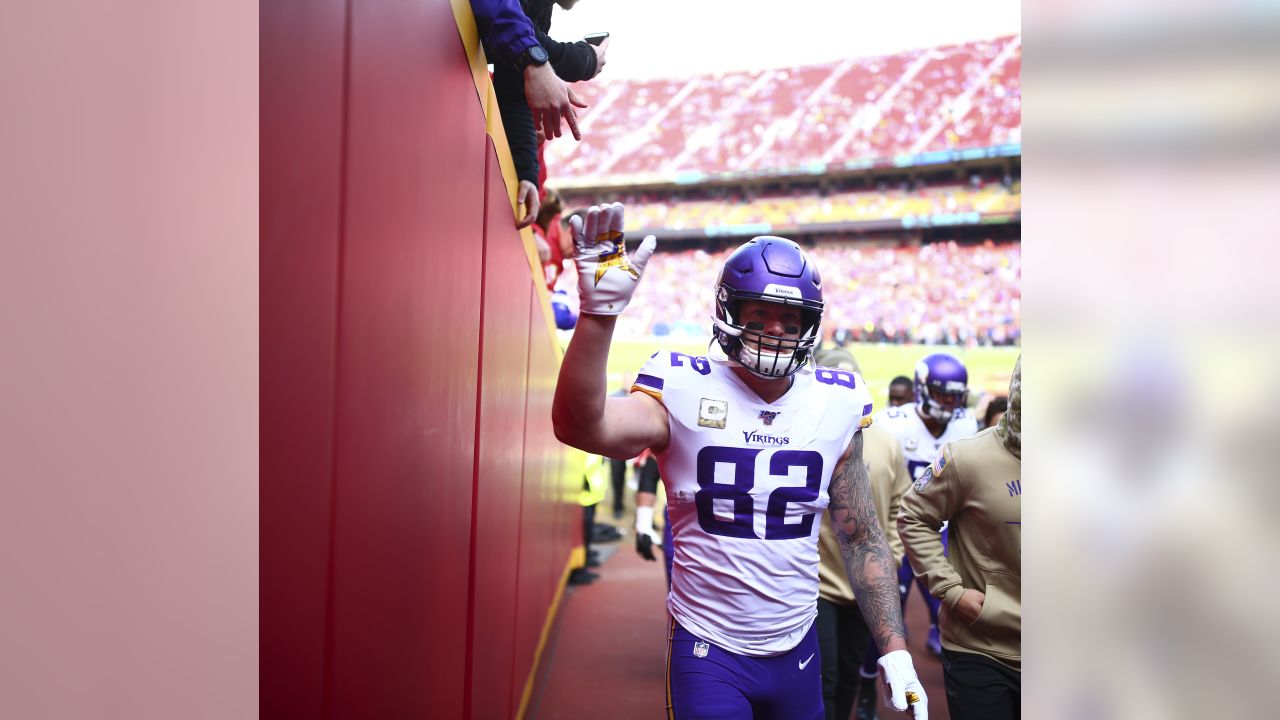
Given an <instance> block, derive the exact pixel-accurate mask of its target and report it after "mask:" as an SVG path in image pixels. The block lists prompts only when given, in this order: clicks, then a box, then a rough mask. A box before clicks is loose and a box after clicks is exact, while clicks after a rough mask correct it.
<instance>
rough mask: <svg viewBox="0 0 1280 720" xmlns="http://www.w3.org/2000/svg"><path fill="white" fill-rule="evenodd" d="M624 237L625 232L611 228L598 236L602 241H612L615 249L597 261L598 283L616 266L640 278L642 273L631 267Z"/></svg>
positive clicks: (637, 278)
mask: <svg viewBox="0 0 1280 720" xmlns="http://www.w3.org/2000/svg"><path fill="white" fill-rule="evenodd" d="M623 237H624V235H623V233H620V232H618V231H616V230H610V231H609V232H607V233H605V234H604V235H601V236H599V237H598V238H597V240H598V241H601V242H610V241H612V242H613V243H614V249H613V252H610V253H607V254H605V255H601V256H600V259H599V260H597V261H596V285H599V284H600V278H602V277H604V274H605V271H607V270H608V269H609V268H614V267H616V268H618V269H619V270H625V271H627V272H629V273H631V277H634V278H635V279H636V280H639V279H640V273H638V272H636V269H635V268H633V267H631V263H630V262H628V258H627V249H626V243H625V242H623Z"/></svg>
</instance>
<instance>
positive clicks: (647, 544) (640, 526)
mask: <svg viewBox="0 0 1280 720" xmlns="http://www.w3.org/2000/svg"><path fill="white" fill-rule="evenodd" d="M654 545H657V546H658V547H662V536H661V535H659V534H658V532H657V531H656V530H654V529H653V508H652V507H637V508H636V552H638V553H640V557H642V558H644V559H645V560H657V559H658V558H657V556H655V555H654V554H653V546H654Z"/></svg>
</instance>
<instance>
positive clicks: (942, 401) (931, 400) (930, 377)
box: [915, 353, 969, 423]
mask: <svg viewBox="0 0 1280 720" xmlns="http://www.w3.org/2000/svg"><path fill="white" fill-rule="evenodd" d="M915 386H916V404H917V405H918V406H919V407H920V412H921V413H923V414H924V415H925V416H926V417H930V418H933V419H934V420H938V421H940V422H943V423H948V422H951V418H952V417H953V416H954V415H955V413H956V410H959V409H962V408H963V407H964V406H965V403H966V402H968V400H969V371H967V370H965V369H964V363H962V362H960V361H959V360H957V359H955V358H954V357H952V356H950V355H948V354H946V353H934V354H933V355H930V356H928V357H926V358H925V359H923V360H921V361H920V362H918V363H916V378H915Z"/></svg>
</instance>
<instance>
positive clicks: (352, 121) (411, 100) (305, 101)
mask: <svg viewBox="0 0 1280 720" xmlns="http://www.w3.org/2000/svg"><path fill="white" fill-rule="evenodd" d="M458 5H459V4H458V3H456V2H455V3H453V4H452V5H451V4H450V3H449V2H446V0H430V1H429V2H420V1H410V0H392V1H388V0H276V1H275V2H271V3H264V4H263V6H262V8H261V10H260V21H261V49H260V54H261V77H260V80H261V86H260V98H261V108H260V118H261V127H260V132H261V138H260V140H261V148H262V154H261V168H260V174H261V188H262V190H261V208H260V212H261V216H260V278H259V279H260V288H261V308H260V323H261V330H260V341H261V345H260V347H261V350H260V377H261V389H260V416H261V458H260V489H259V496H260V502H261V511H260V512H261V539H260V542H261V545H260V548H261V549H260V560H261V565H260V580H261V592H260V602H261V641H260V653H261V660H262V662H261V711H262V716H263V717H265V718H294V717H296V718H321V717H330V718H344V717H410V716H416V717H435V718H491V717H494V718H497V717H513V716H516V715H518V714H519V713H521V712H522V711H523V709H524V707H525V703H527V701H528V689H529V687H530V680H529V679H530V677H531V674H532V672H533V670H534V669H535V668H536V662H537V657H538V654H539V652H540V649H541V645H542V639H543V634H544V631H545V628H546V627H547V623H548V620H549V617H550V615H551V614H552V613H553V612H554V609H555V606H556V604H557V602H558V599H559V594H560V592H561V591H562V588H563V583H564V578H565V574H566V571H567V567H568V563H569V562H570V559H571V557H573V556H574V555H575V553H574V549H575V546H576V545H578V543H579V537H578V536H579V534H580V531H579V529H578V528H579V527H580V523H581V510H580V508H578V507H577V506H576V505H575V504H574V502H573V500H574V495H575V493H576V490H577V489H578V488H577V486H576V484H575V483H574V482H573V480H572V479H571V478H568V477H566V474H565V472H564V461H563V449H562V448H561V446H560V445H558V444H557V443H556V441H555V438H554V436H553V435H552V432H551V427H550V401H551V393H552V391H553V389H554V382H555V374H556V372H557V370H558V367H559V351H558V350H557V348H556V347H555V344H554V343H555V338H554V335H553V334H552V332H551V331H550V323H549V319H548V312H547V310H546V305H547V303H546V293H545V290H544V289H542V288H541V287H539V285H538V284H537V283H536V282H535V281H534V272H533V268H532V267H531V266H532V263H531V262H530V252H531V246H530V244H529V238H528V237H527V235H524V236H522V235H521V234H520V233H518V232H517V231H516V230H515V228H514V215H513V212H512V203H511V188H512V187H513V180H512V179H513V174H512V172H511V170H510V161H509V154H508V153H507V150H506V145H505V141H503V140H502V137H503V136H502V132H501V128H500V125H499V124H498V120H497V118H496V112H491V113H488V114H489V115H490V116H491V117H489V118H486V108H487V107H488V106H491V104H492V100H491V98H492V91H491V90H490V89H488V86H487V79H485V78H484V76H483V71H482V65H480V64H478V63H480V62H481V61H480V59H479V58H480V56H479V51H478V49H477V46H476V43H475V37H474V32H475V31H474V24H473V21H472V20H471V19H470V15H469V9H466V8H467V5H466V3H465V2H463V3H461V9H459V8H458V7H457V6H458ZM455 10H456V11H458V15H457V20H456V21H455ZM459 28H462V31H461V33H460V32H459ZM477 79H479V80H481V81H482V82H481V83H478V82H477ZM477 91H479V96H477ZM491 138H493V139H491ZM494 139H496V142H497V146H496V147H495V141H494ZM579 483H580V480H579ZM577 554H578V555H580V552H578V553H577Z"/></svg>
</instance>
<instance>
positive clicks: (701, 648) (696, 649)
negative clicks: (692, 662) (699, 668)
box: [693, 640, 711, 658]
mask: <svg viewBox="0 0 1280 720" xmlns="http://www.w3.org/2000/svg"><path fill="white" fill-rule="evenodd" d="M710 647H711V646H710V645H707V644H706V643H705V642H703V641H702V640H699V641H698V642H696V643H694V644H693V656H694V657H699V658H704V657H706V656H707V650H708V649H709V648H710Z"/></svg>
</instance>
